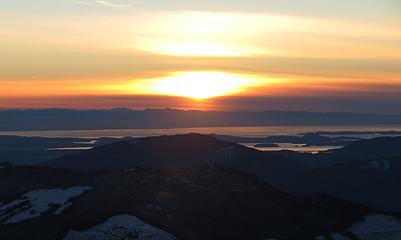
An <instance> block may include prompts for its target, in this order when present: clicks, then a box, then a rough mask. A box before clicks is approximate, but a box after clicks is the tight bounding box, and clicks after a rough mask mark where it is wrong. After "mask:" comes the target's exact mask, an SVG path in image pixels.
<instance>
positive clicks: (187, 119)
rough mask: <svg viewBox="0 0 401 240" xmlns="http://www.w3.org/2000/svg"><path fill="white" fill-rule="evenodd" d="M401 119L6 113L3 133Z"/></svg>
mask: <svg viewBox="0 0 401 240" xmlns="http://www.w3.org/2000/svg"><path fill="white" fill-rule="evenodd" d="M400 122H401V115H375V114H355V113H316V112H284V111H262V112H252V111H236V112H223V111H183V110H177V109H146V110H130V109H111V110H81V111H78V110H70V109H44V110H2V111H0V131H22V130H89V129H92V130H93V129H130V128H132V129H135V128H178V127H223V126H277V125H373V124H386V125H391V124H393V125H399V123H400Z"/></svg>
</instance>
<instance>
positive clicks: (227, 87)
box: [148, 72, 256, 99]
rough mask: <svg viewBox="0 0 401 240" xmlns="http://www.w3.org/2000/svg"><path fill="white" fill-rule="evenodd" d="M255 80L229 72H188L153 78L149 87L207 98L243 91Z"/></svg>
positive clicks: (161, 92)
mask: <svg viewBox="0 0 401 240" xmlns="http://www.w3.org/2000/svg"><path fill="white" fill-rule="evenodd" d="M255 81H256V80H255V79H250V78H247V77H243V76H236V75H233V74H227V73H216V72H186V73H176V74H174V75H173V76H171V77H167V78H162V79H156V80H152V81H151V82H150V86H149V87H148V88H149V90H151V91H152V92H153V93H155V94H163V95H172V96H180V97H188V98H195V99H206V98H211V97H217V96H224V95H231V94H234V93H238V92H241V91H243V90H244V89H245V88H246V87H248V86H249V85H250V84H252V82H255Z"/></svg>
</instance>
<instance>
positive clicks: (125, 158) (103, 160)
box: [44, 134, 307, 188]
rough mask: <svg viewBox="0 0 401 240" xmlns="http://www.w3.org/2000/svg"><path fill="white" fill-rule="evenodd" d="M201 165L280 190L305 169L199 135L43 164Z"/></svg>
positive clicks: (80, 167) (116, 146)
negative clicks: (258, 179) (255, 179)
mask: <svg viewBox="0 0 401 240" xmlns="http://www.w3.org/2000/svg"><path fill="white" fill-rule="evenodd" d="M204 164H217V165H221V166H224V167H229V168H234V169H238V170H240V171H243V172H248V173H252V174H255V175H257V176H259V177H261V178H262V179H265V180H267V181H269V182H270V183H272V184H274V185H276V186H279V187H283V188H285V186H286V182H287V181H290V180H291V179H292V178H294V177H296V175H298V174H299V173H301V172H304V171H306V170H307V168H306V167H305V166H303V165H302V164H301V163H299V162H297V161H295V160H291V159H287V158H283V157H277V156H274V155H271V154H268V153H265V152H262V151H259V150H256V149H252V148H247V147H245V146H242V145H239V144H236V143H231V142H224V141H220V140H217V139H216V138H214V137H212V136H209V135H201V134H185V135H175V136H160V137H147V138H142V139H134V140H130V141H122V142H117V143H113V144H110V145H105V146H100V147H96V148H94V149H91V150H86V151H82V152H79V153H77V154H73V155H68V156H64V157H61V158H57V159H54V160H50V161H48V162H46V163H45V164H44V165H45V166H50V167H55V168H65V169H71V170H76V171H97V170H102V169H108V170H118V169H126V168H134V167H144V168H151V169H167V170H176V169H183V168H193V167H199V166H202V165H204Z"/></svg>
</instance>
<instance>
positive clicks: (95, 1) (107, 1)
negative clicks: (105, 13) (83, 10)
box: [75, 0, 128, 8]
mask: <svg viewBox="0 0 401 240" xmlns="http://www.w3.org/2000/svg"><path fill="white" fill-rule="evenodd" d="M75 2H76V3H79V4H84V5H101V6H105V7H119V8H122V7H128V5H126V4H122V3H117V2H115V1H113V0H76V1H75Z"/></svg>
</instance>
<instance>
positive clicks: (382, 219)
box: [350, 214, 401, 240]
mask: <svg viewBox="0 0 401 240" xmlns="http://www.w3.org/2000/svg"><path fill="white" fill-rule="evenodd" d="M350 231H351V232H352V233H354V234H355V235H356V236H358V237H359V238H360V239H361V240H376V239H381V240H399V239H401V221H400V220H398V219H397V218H395V217H391V216H387V215H379V214H374V215H369V216H367V217H366V218H365V220H364V221H363V222H359V223H357V224H355V225H354V226H352V227H351V228H350Z"/></svg>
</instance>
